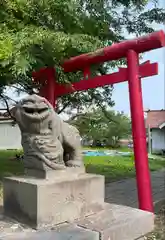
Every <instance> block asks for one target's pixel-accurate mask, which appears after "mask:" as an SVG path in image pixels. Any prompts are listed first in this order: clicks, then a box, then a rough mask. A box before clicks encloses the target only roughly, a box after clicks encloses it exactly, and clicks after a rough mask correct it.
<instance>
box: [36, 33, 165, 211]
mask: <svg viewBox="0 0 165 240" xmlns="http://www.w3.org/2000/svg"><path fill="white" fill-rule="evenodd" d="M163 46H165V34H164V32H163V31H159V32H154V33H152V34H149V35H147V36H144V37H140V38H137V39H134V40H127V41H124V42H120V43H116V44H113V45H112V46H109V47H105V48H103V49H100V50H97V51H96V52H93V53H88V54H83V55H80V56H77V57H73V58H71V59H69V60H67V61H65V62H64V63H63V65H62V66H63V69H64V72H75V71H78V70H82V71H84V75H85V77H86V76H88V80H80V81H79V82H76V83H73V84H71V85H62V84H59V83H57V82H56V79H55V69H53V68H44V69H41V70H40V71H39V72H35V73H33V78H34V80H35V81H40V82H44V83H46V85H45V86H44V87H43V88H41V91H40V94H41V95H42V96H44V97H46V98H47V99H48V100H49V101H50V103H51V104H52V105H53V106H54V107H55V100H56V99H57V98H58V97H59V96H62V95H64V94H68V93H73V92H75V91H83V90H87V89H90V88H96V87H101V86H105V85H108V84H110V85H112V84H115V83H119V82H123V81H127V80H128V84H129V96H130V107H131V118H132V134H133V143H134V155H135V167H136V180H137V191H138V200H139V208H140V209H142V210H145V211H150V212H153V201H152V190H151V181H150V172H149V165H148V154H147V145H146V131H145V123H144V113H143V101H142V90H141V78H143V77H148V76H152V75H156V74H157V73H158V68H157V64H156V63H153V64H150V62H146V63H144V64H143V65H140V66H139V54H140V53H143V52H147V51H149V50H152V49H157V48H161V47H163ZM124 57H125V58H127V65H128V68H120V69H119V72H117V73H112V74H107V75H103V76H96V77H94V78H90V76H89V67H90V66H91V65H92V64H98V63H104V62H106V61H111V60H118V59H120V58H124ZM45 81H46V82H45ZM53 93H54V94H53Z"/></svg>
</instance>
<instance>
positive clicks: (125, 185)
mask: <svg viewBox="0 0 165 240" xmlns="http://www.w3.org/2000/svg"><path fill="white" fill-rule="evenodd" d="M151 180H152V189H153V190H152V191H153V200H154V202H155V203H157V202H159V201H160V200H162V199H165V170H162V171H158V172H153V173H151ZM105 201H106V202H108V203H116V204H119V205H126V206H130V207H135V208H137V207H138V198H137V191H136V180H135V179H126V180H122V181H118V182H114V183H108V184H106V186H105Z"/></svg>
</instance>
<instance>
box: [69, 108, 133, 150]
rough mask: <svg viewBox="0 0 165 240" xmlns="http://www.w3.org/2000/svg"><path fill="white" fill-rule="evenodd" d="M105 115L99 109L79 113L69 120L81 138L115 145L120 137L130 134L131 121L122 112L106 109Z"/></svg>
mask: <svg viewBox="0 0 165 240" xmlns="http://www.w3.org/2000/svg"><path fill="white" fill-rule="evenodd" d="M106 114H107V115H105V114H104V113H103V112H102V111H101V110H100V109H97V110H93V111H90V112H88V113H85V114H81V115H79V116H78V117H77V118H76V119H74V120H73V121H71V123H72V124H73V125H75V126H76V127H77V128H78V129H79V131H80V134H81V136H82V138H83V139H86V140H92V141H93V142H94V143H96V142H101V143H105V144H106V145H111V146H116V145H117V144H118V142H119V140H120V139H121V138H129V137H130V135H131V121H130V118H128V117H127V116H126V115H124V114H123V113H122V112H117V113H116V112H115V111H107V112H106Z"/></svg>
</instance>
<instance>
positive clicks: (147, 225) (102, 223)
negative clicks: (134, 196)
mask: <svg viewBox="0 0 165 240" xmlns="http://www.w3.org/2000/svg"><path fill="white" fill-rule="evenodd" d="M76 224H77V225H78V226H80V227H83V228H87V229H90V230H92V231H96V232H99V233H100V240H121V239H122V240H135V239H138V238H140V237H142V236H144V235H145V234H147V233H149V232H151V231H153V229H154V214H152V213H149V212H145V211H141V210H139V209H135V208H130V207H125V206H121V205H115V204H106V205H105V209H104V210H103V211H100V212H99V213H96V214H94V215H92V216H88V217H86V218H84V219H81V220H80V221H76Z"/></svg>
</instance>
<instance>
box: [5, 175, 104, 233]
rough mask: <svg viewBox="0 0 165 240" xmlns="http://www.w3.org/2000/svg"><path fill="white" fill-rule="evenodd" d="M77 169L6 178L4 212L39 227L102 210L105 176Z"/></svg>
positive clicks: (71, 219)
mask: <svg viewBox="0 0 165 240" xmlns="http://www.w3.org/2000/svg"><path fill="white" fill-rule="evenodd" d="M74 171H75V173H74V174H70V175H69V174H68V172H67V171H66V174H65V173H64V172H63V173H60V172H61V171H59V172H58V171H55V175H56V177H55V178H54V177H51V178H49V179H35V178H33V179H32V178H30V177H8V178H5V179H4V183H3V189H4V213H5V215H7V216H9V217H12V218H15V219H16V220H18V221H19V222H22V223H26V224H28V225H30V226H31V227H33V228H37V229H38V228H44V227H49V226H50V227H51V226H52V225H55V224H59V223H62V222H65V221H73V220H74V219H79V218H82V217H84V216H88V215H90V214H93V213H96V212H98V211H100V210H102V208H103V205H104V177H103V176H99V175H93V174H86V173H77V174H76V170H74ZM58 174H59V175H58ZM60 174H61V175H60ZM57 176H58V177H57ZM59 176H60V177H59Z"/></svg>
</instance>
